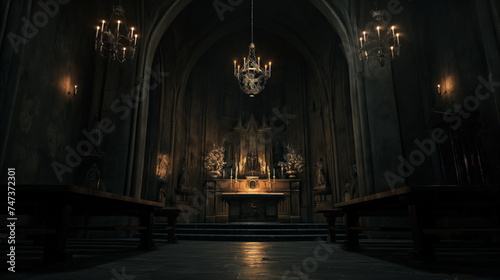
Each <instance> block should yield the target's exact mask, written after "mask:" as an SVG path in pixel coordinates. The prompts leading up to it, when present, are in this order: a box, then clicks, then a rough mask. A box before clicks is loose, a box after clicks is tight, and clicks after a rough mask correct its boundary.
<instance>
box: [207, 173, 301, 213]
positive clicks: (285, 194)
mask: <svg viewBox="0 0 500 280" xmlns="http://www.w3.org/2000/svg"><path fill="white" fill-rule="evenodd" d="M299 194H300V181H299V180H292V179H271V180H268V179H250V180H247V179H242V180H237V181H236V180H234V179H233V180H231V179H214V180H207V181H206V183H205V195H206V197H207V203H206V204H205V222H207V223H226V222H281V223H299V222H301V217H300V205H299Z"/></svg>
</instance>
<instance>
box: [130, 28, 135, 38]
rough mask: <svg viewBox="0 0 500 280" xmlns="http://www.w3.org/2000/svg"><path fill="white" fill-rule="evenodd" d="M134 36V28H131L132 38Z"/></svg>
mask: <svg viewBox="0 0 500 280" xmlns="http://www.w3.org/2000/svg"><path fill="white" fill-rule="evenodd" d="M133 37H134V28H133V27H132V28H130V38H133Z"/></svg>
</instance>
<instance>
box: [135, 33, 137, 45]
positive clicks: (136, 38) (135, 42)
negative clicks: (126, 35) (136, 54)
mask: <svg viewBox="0 0 500 280" xmlns="http://www.w3.org/2000/svg"><path fill="white" fill-rule="evenodd" d="M134 37H135V39H134V46H137V34H135V35H134Z"/></svg>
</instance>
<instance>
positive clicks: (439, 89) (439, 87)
mask: <svg viewBox="0 0 500 280" xmlns="http://www.w3.org/2000/svg"><path fill="white" fill-rule="evenodd" d="M438 93H439V94H441V85H438Z"/></svg>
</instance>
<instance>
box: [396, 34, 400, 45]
mask: <svg viewBox="0 0 500 280" xmlns="http://www.w3.org/2000/svg"><path fill="white" fill-rule="evenodd" d="M396 38H397V41H398V45H399V33H396Z"/></svg>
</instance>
